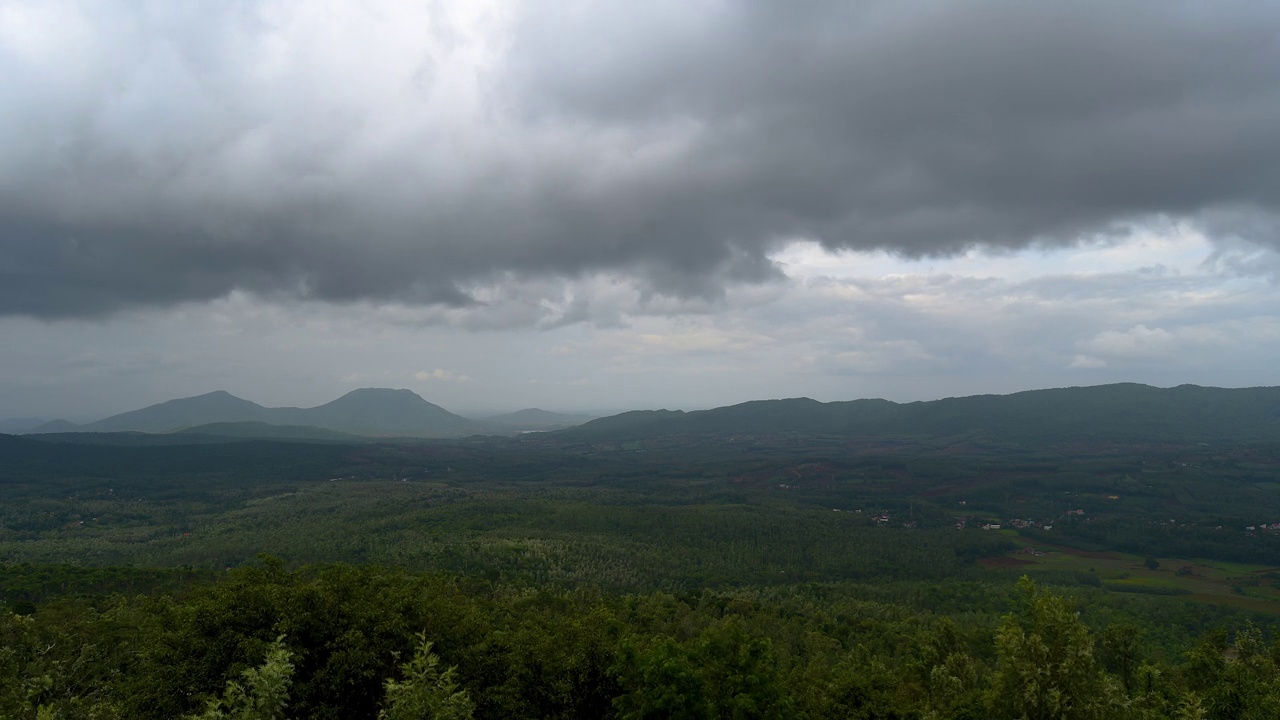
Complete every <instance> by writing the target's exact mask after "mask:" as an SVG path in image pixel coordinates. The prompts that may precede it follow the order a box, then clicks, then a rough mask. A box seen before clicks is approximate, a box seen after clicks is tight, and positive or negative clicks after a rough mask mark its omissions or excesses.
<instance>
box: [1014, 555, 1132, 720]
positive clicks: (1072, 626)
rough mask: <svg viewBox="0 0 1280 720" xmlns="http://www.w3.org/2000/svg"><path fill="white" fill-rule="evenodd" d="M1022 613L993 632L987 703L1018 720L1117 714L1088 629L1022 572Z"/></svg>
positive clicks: (1082, 719) (1086, 719) (1085, 719)
mask: <svg viewBox="0 0 1280 720" xmlns="http://www.w3.org/2000/svg"><path fill="white" fill-rule="evenodd" d="M1018 585H1019V587H1020V588H1021V589H1022V591H1023V594H1024V607H1023V611H1022V613H1021V615H1020V616H1019V615H1008V616H1006V617H1005V619H1004V621H1003V622H1002V623H1001V624H1000V628H999V630H997V631H996V672H995V676H994V678H993V682H992V688H991V693H990V695H989V698H990V700H989V704H990V706H991V709H992V711H993V712H994V713H995V714H996V715H998V716H999V717H1005V718H1018V719H1019V720H1092V719H1094V718H1097V719H1098V720H1106V719H1109V718H1113V717H1115V716H1116V715H1117V714H1118V712H1117V711H1118V709H1119V705H1120V703H1119V698H1118V695H1119V692H1118V688H1116V687H1115V686H1114V683H1113V682H1112V681H1111V680H1110V679H1109V678H1108V677H1107V676H1106V674H1105V673H1104V672H1103V671H1102V670H1101V669H1100V668H1099V667H1098V663H1097V661H1096V659H1095V658H1094V654H1093V651H1094V641H1093V637H1092V635H1091V634H1090V633H1089V629H1088V628H1087V627H1085V625H1084V623H1083V622H1081V620H1080V618H1079V617H1078V616H1077V615H1076V613H1075V612H1073V611H1072V610H1071V609H1070V608H1069V607H1068V606H1067V603H1066V601H1065V600H1063V599H1062V598H1061V597H1058V596H1056V595H1052V594H1050V593H1047V592H1045V591H1043V590H1041V589H1040V588H1038V587H1036V584H1035V583H1033V582H1032V581H1031V580H1030V579H1029V578H1027V577H1026V576H1023V577H1022V579H1021V580H1019V581H1018Z"/></svg>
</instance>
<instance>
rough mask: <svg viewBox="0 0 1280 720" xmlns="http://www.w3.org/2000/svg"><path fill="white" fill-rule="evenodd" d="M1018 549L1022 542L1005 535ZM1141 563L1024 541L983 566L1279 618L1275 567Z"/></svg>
mask: <svg viewBox="0 0 1280 720" xmlns="http://www.w3.org/2000/svg"><path fill="white" fill-rule="evenodd" d="M1009 534H1010V535H1011V536H1013V537H1015V538H1016V539H1017V540H1018V541H1019V543H1020V544H1021V543H1022V542H1023V541H1024V540H1025V539H1024V538H1022V537H1021V536H1019V535H1017V534H1016V533H1012V532H1010V533H1009ZM1156 561H1157V562H1158V563H1159V565H1158V567H1156V568H1154V569H1152V568H1148V567H1147V566H1146V558H1143V557H1139V556H1137V555H1130V554H1127V553H1120V552H1090V551H1085V550H1080V549H1078V548H1073V547H1069V546H1065V545H1051V544H1046V543H1032V542H1029V541H1026V544H1025V545H1024V546H1023V549H1020V550H1017V551H1015V552H1012V553H1010V554H1008V555H1005V556H1002V557H998V558H987V559H985V560H983V561H982V565H983V566H984V567H987V568H989V569H992V570H1001V571H1006V572H1007V571H1014V572H1031V573H1034V572H1037V571H1062V572H1072V573H1087V574H1091V575H1095V576H1097V578H1098V579H1099V580H1100V581H1101V583H1102V586H1103V587H1104V588H1106V589H1107V590H1110V591H1112V592H1132V593H1144V594H1152V595H1177V596H1180V597H1183V598H1185V599H1187V600H1195V601H1199V602H1208V603H1214V604H1218V605H1228V606H1231V607H1236V608H1241V609H1246V610H1253V611H1257V612H1265V613H1272V614H1277V615H1280V567H1271V566H1265V565H1250V564H1246V563H1233V562H1223V561H1218V560H1205V559H1201V558H1171V557H1161V558H1156Z"/></svg>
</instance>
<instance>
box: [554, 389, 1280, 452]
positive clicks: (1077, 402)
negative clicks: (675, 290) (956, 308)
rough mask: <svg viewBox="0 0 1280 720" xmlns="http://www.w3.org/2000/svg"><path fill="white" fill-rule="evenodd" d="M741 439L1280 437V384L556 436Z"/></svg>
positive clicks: (698, 416) (802, 414) (1016, 398)
mask: <svg viewBox="0 0 1280 720" xmlns="http://www.w3.org/2000/svg"><path fill="white" fill-rule="evenodd" d="M743 433H799V434H806V435H830V434H836V435H857V436H870V437H876V436H883V437H887V436H904V435H907V436H952V435H961V434H972V433H977V434H980V435H982V436H984V437H987V438H990V439H1005V440H1011V441H1021V442H1053V441H1059V440H1070V439H1072V438H1093V439H1099V438H1106V439H1111V440H1117V441H1140V442H1159V441H1181V442H1188V441H1189V442H1200V441H1207V440H1223V439H1229V440H1232V441H1254V440H1280V388H1277V387H1262V388H1244V389H1223V388H1207V387H1199V386H1196V385H1180V386H1178V387H1175V388H1168V389H1164V388H1155V387H1151V386H1148V385H1138V384H1133V383H1124V384H1117V385H1099V386H1095V387H1075V388H1061V389H1054V390H1032V391H1028V392H1020V393H1014V394H1012V395H975V396H971V397H959V398H947V399H945V400H935V401H929V402H913V403H894V402H890V401H888V400H853V401H849V402H830V403H822V402H818V401H816V400H810V399H809V398H793V399H787V400H757V401H752V402H746V403H742V404H740V405H731V406H728V407H721V408H715V409H714V410H701V411H695V412H678V411H668V410H654V411H637V412H630V413H623V414H622V415H615V416H612V417H607V418H601V419H599V420H594V421H592V422H589V423H586V424H584V425H581V426H579V427H576V428H570V429H568V430H564V431H561V432H559V433H556V436H557V437H558V438H561V439H564V440H570V441H572V440H582V441H590V442H598V441H625V440H639V439H647V438H655V437H661V436H667V435H697V434H708V435H710V434H743Z"/></svg>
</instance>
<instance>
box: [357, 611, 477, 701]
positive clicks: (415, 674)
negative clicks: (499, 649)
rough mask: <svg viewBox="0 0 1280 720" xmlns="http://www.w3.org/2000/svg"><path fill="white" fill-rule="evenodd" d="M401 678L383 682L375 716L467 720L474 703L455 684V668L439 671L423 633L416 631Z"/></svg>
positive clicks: (438, 665) (434, 656)
mask: <svg viewBox="0 0 1280 720" xmlns="http://www.w3.org/2000/svg"><path fill="white" fill-rule="evenodd" d="M400 671H401V672H402V673H404V679H403V680H388V681H387V682H386V685H385V687H386V690H387V695H386V700H385V701H384V707H383V709H382V710H381V711H379V712H378V720H471V717H472V713H473V712H474V711H475V703H473V702H471V696H470V695H469V694H468V693H467V691H466V690H464V689H462V688H460V687H459V686H458V681H457V679H456V677H455V675H456V669H455V668H448V669H446V670H445V671H444V672H441V671H440V658H439V657H437V656H436V655H435V653H433V652H431V642H430V641H429V640H427V637H426V634H425V633H418V648H417V650H415V651H414V653H413V659H412V660H410V661H409V662H407V663H405V664H403V665H401V666H400Z"/></svg>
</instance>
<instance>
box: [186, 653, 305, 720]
mask: <svg viewBox="0 0 1280 720" xmlns="http://www.w3.org/2000/svg"><path fill="white" fill-rule="evenodd" d="M292 657H293V654H292V653H290V652H289V650H288V648H286V647H285V646H284V636H283V635H281V636H279V637H277V638H276V639H275V642H273V643H271V645H270V647H268V649H267V659H266V662H264V663H263V664H262V665H260V666H259V667H256V668H249V669H248V670H245V671H244V672H243V673H242V674H241V676H242V677H243V678H244V683H243V684H241V683H239V682H237V681H235V680H231V681H228V682H227V689H226V690H225V691H224V692H223V693H222V697H220V698H214V699H212V700H210V701H209V703H208V705H207V706H206V707H205V710H204V712H202V713H200V714H199V715H193V716H191V718H192V720H285V714H284V711H285V708H286V707H288V705H289V685H290V684H291V683H292V680H293V663H292V662H291V659H292Z"/></svg>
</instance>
